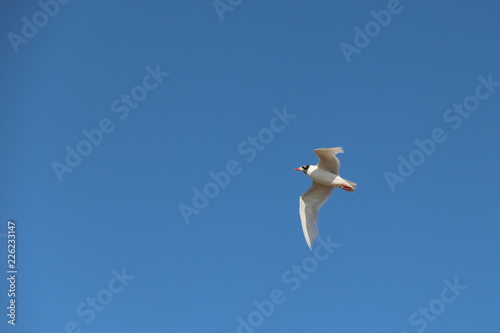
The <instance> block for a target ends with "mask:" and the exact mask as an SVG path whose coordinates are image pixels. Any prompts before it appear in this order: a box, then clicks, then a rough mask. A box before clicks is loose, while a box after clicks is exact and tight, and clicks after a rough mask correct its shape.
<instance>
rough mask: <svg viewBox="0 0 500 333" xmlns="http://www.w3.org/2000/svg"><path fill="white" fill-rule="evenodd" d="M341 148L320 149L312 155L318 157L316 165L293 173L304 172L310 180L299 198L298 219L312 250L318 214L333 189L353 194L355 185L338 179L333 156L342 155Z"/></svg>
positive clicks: (298, 169)
mask: <svg viewBox="0 0 500 333" xmlns="http://www.w3.org/2000/svg"><path fill="white" fill-rule="evenodd" d="M343 152H344V151H343V150H342V148H340V147H337V148H320V149H315V150H314V153H315V154H316V155H317V156H318V158H319V162H318V164H317V165H303V166H301V167H300V168H297V169H295V171H302V172H304V173H305V174H306V175H307V176H308V177H309V178H311V179H312V181H313V184H312V186H311V187H310V188H309V189H308V190H307V191H306V192H304V194H302V195H301V196H300V200H299V203H300V209H299V212H300V219H301V222H302V231H303V232H304V237H305V238H306V242H307V245H308V246H309V248H311V249H312V243H313V242H314V239H315V238H316V237H317V236H318V234H319V233H318V227H317V223H318V212H319V209H320V208H321V206H323V205H324V203H325V202H326V201H327V200H328V198H329V197H330V195H331V194H332V191H333V189H334V188H335V187H340V188H341V189H343V190H346V191H348V192H354V190H355V189H356V183H354V182H351V181H349V180H346V179H343V178H342V177H340V175H339V173H340V161H339V160H338V158H337V157H336V156H335V155H337V154H338V153H343Z"/></svg>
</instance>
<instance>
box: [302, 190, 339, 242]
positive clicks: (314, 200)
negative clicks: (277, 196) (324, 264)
mask: <svg viewBox="0 0 500 333" xmlns="http://www.w3.org/2000/svg"><path fill="white" fill-rule="evenodd" d="M332 191H333V187H329V186H325V185H321V184H318V183H315V182H313V184H312V186H311V187H310V188H309V189H308V190H307V191H306V192H304V194H302V195H301V196H300V200H299V201H300V209H299V213H300V220H301V222H302V231H303V232H304V237H305V238H306V242H307V245H308V246H309V248H310V249H311V250H312V243H313V242H314V240H315V239H316V237H318V234H319V232H318V227H317V224H318V212H319V209H320V208H321V206H323V204H324V203H325V202H326V200H328V198H329V197H330V195H331V194H332Z"/></svg>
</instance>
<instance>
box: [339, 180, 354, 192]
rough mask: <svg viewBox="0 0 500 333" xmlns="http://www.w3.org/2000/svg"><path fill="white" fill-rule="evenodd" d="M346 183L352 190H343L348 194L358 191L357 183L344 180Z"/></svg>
mask: <svg viewBox="0 0 500 333" xmlns="http://www.w3.org/2000/svg"><path fill="white" fill-rule="evenodd" d="M344 180H345V182H346V183H347V184H348V185H349V187H350V188H347V187H345V188H342V189H343V190H346V191H347V192H351V193H352V192H354V191H356V183H355V182H351V181H350V180H347V179H344Z"/></svg>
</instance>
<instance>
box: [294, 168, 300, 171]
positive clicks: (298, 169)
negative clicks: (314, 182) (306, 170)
mask: <svg viewBox="0 0 500 333" xmlns="http://www.w3.org/2000/svg"><path fill="white" fill-rule="evenodd" d="M300 170H301V169H300V168H297V169H293V171H300Z"/></svg>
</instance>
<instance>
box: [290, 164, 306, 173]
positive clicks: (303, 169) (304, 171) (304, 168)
mask: <svg viewBox="0 0 500 333" xmlns="http://www.w3.org/2000/svg"><path fill="white" fill-rule="evenodd" d="M307 169H309V165H303V166H301V167H300V168H297V169H293V171H302V172H303V173H307Z"/></svg>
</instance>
